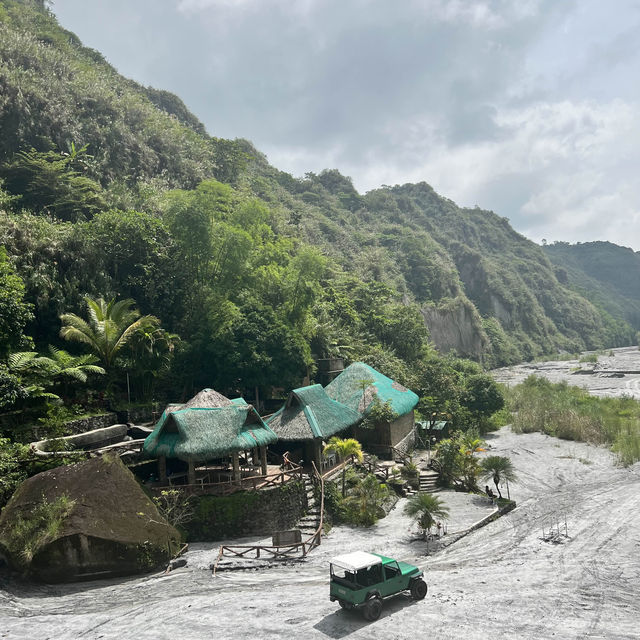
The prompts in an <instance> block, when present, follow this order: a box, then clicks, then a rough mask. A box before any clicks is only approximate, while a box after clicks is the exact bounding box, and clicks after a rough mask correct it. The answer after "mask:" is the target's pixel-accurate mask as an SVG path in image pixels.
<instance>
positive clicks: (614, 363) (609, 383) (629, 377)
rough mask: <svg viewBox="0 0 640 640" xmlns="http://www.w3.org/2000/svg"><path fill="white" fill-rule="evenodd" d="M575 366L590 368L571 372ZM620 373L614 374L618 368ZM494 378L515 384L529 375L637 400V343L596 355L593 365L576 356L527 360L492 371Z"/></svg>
mask: <svg viewBox="0 0 640 640" xmlns="http://www.w3.org/2000/svg"><path fill="white" fill-rule="evenodd" d="M576 369H582V370H584V371H592V373H590V374H584V373H578V374H577V373H575V370H576ZM630 371H632V372H636V373H624V374H622V375H621V376H620V377H614V376H617V375H619V374H620V373H621V372H630ZM492 375H493V377H494V378H495V379H496V380H497V381H498V382H503V383H506V384H508V385H516V384H519V383H520V382H523V381H524V380H525V378H527V377H528V376H530V375H536V376H540V377H542V378H546V379H547V380H550V381H551V382H562V381H563V380H564V381H566V382H568V383H569V384H571V385H575V386H578V387H582V388H583V389H586V390H587V391H589V393H592V394H593V395H596V396H631V397H634V398H636V399H639V400H640V351H638V347H623V348H619V349H611V350H610V351H606V354H605V355H600V356H598V362H597V364H596V365H594V364H591V363H586V362H579V361H578V360H562V361H549V362H527V363H525V364H519V365H516V366H512V367H504V368H502V369H495V370H494V371H492Z"/></svg>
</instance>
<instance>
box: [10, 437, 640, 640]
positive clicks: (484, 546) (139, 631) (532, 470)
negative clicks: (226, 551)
mask: <svg viewBox="0 0 640 640" xmlns="http://www.w3.org/2000/svg"><path fill="white" fill-rule="evenodd" d="M488 441H489V443H490V446H491V449H490V451H489V453H492V454H498V455H508V456H510V457H511V458H512V460H513V462H514V464H515V467H516V470H517V472H518V474H519V478H520V481H519V482H518V483H517V484H513V485H512V486H511V487H510V490H511V496H512V497H513V498H515V499H516V500H517V502H518V507H517V508H516V509H515V510H514V511H512V512H511V513H509V514H507V515H506V516H504V517H502V518H500V519H499V520H497V521H495V522H493V523H491V524H489V525H487V526H485V527H483V528H482V529H479V530H477V531H474V532H472V533H470V534H469V535H467V536H465V537H463V538H461V539H460V540H458V541H457V542H455V543H454V544H451V545H450V546H447V547H444V548H442V549H440V550H439V551H438V552H437V553H434V554H432V555H426V549H425V546H424V543H423V542H422V541H416V540H415V537H416V536H415V531H414V530H413V528H412V525H411V522H410V521H409V520H408V519H407V518H406V516H404V515H403V513H402V507H403V505H404V502H405V501H404V500H400V501H399V502H398V504H397V506H396V508H395V509H394V510H393V511H392V512H391V514H390V515H389V516H388V517H387V518H385V519H384V520H382V521H380V522H379V523H378V525H376V526H375V527H373V528H371V529H368V530H364V529H353V528H349V527H336V528H334V529H333V530H332V531H331V533H330V534H329V535H328V536H327V537H326V538H325V539H324V541H323V544H322V546H321V547H320V548H319V549H316V550H315V551H314V552H313V553H312V555H311V556H310V557H309V558H308V559H307V560H306V561H304V562H300V563H294V564H288V565H286V566H280V567H278V568H271V569H260V570H245V571H233V572H232V571H228V572H223V573H220V574H218V575H217V576H216V577H215V578H214V577H212V576H211V572H210V571H208V569H207V567H208V565H209V564H210V563H211V562H213V560H214V558H215V555H216V551H217V545H214V544H210V545H198V546H196V547H194V548H193V549H192V550H191V551H190V552H189V553H188V554H187V559H188V561H189V566H188V567H187V568H184V569H178V570H176V571H174V572H172V573H170V574H168V575H166V576H162V575H151V576H146V577H142V578H134V579H123V580H120V581H114V580H111V581H105V582H91V583H84V584H74V585H61V586H42V585H41V586H29V585H21V584H16V583H7V582H6V581H5V582H3V583H2V584H1V585H0V586H1V587H2V590H1V591H0V638H10V639H12V640H17V639H18V638H28V639H30V640H44V639H46V638H51V639H52V640H53V639H56V640H63V639H70V640H71V639H74V640H75V639H76V638H87V639H98V638H104V639H107V638H118V639H128V638H136V639H140V640H141V639H145V638H150V639H151V638H153V639H154V640H162V639H167V640H168V639H174V638H179V639H180V640H192V639H193V640H195V639H199V638H211V637H213V638H216V640H221V639H224V638H252V639H262V638H302V637H304V638H335V639H340V638H354V639H355V638H385V640H388V639H391V638H411V637H415V638H419V637H430V638H438V639H440V638H461V637H464V638H466V639H472V638H486V637H494V638H531V639H539V638H550V637H557V638H562V639H567V638H606V639H608V640H609V639H613V638H635V637H638V620H640V602H639V599H638V595H639V594H638V592H639V586H638V585H640V560H639V558H640V533H639V532H640V492H639V491H638V489H639V488H640V482H639V481H640V465H635V466H634V467H632V468H630V469H621V468H618V467H616V466H615V460H614V458H613V456H612V455H611V454H610V453H609V452H608V451H606V450H605V449H601V448H596V447H592V446H589V445H585V444H579V443H572V442H565V441H560V440H556V439H554V438H551V437H548V436H543V435H541V434H528V435H515V434H513V433H511V431H510V430H509V429H508V428H504V429H502V430H501V431H500V432H498V433H496V434H492V435H490V436H489V438H488ZM441 495H442V497H443V498H444V499H445V501H446V502H447V503H448V504H449V506H450V507H451V521H450V523H449V534H448V536H447V537H449V536H451V538H450V539H453V534H454V532H455V531H457V530H460V529H465V528H467V527H469V526H470V525H471V524H472V523H473V522H474V521H476V520H479V519H480V518H482V517H483V516H484V515H486V514H487V513H490V511H491V506H490V505H488V504H487V503H486V502H485V501H483V500H481V499H480V498H477V497H472V496H465V495H463V494H456V493H450V492H443V493H442V494H441ZM565 521H566V530H567V533H568V537H567V538H564V537H563V536H561V537H560V542H558V543H554V542H545V541H544V540H542V534H543V529H544V530H545V532H548V530H549V527H551V526H553V527H557V526H558V523H559V524H560V531H561V533H564V531H565ZM445 540H446V537H445ZM355 549H363V550H369V551H379V552H384V553H387V554H389V555H392V556H395V557H397V558H399V559H404V560H408V561H410V562H414V563H416V564H418V565H419V566H421V567H423V568H424V570H425V573H426V579H427V582H428V584H429V593H428V594H427V597H426V598H425V600H423V601H421V602H413V601H412V600H411V599H410V598H409V597H408V596H404V595H400V596H396V597H394V598H392V599H391V600H388V601H386V602H385V606H384V609H383V613H382V616H381V617H380V619H379V620H378V621H376V622H374V623H365V622H364V620H363V619H362V618H361V617H360V616H359V615H358V614H354V613H353V612H346V611H342V610H341V609H340V608H339V607H338V606H337V604H335V603H332V602H330V601H329V598H328V582H327V579H328V559H329V558H330V557H331V556H333V555H335V554H338V553H344V552H346V551H350V550H355Z"/></svg>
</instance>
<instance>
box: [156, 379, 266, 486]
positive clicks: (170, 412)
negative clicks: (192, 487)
mask: <svg viewBox="0 0 640 640" xmlns="http://www.w3.org/2000/svg"><path fill="white" fill-rule="evenodd" d="M207 405H208V406H207ZM277 439H278V438H277V436H276V434H275V433H274V432H273V431H272V430H271V429H270V428H269V427H268V426H267V425H266V424H265V423H264V421H263V420H262V418H261V417H260V416H259V415H258V413H257V411H256V410H255V409H254V408H253V406H252V405H250V404H247V403H246V402H245V401H244V400H242V399H241V398H238V399H237V400H229V399H228V398H225V397H224V396H222V395H221V394H218V393H217V392H215V391H213V390H211V389H205V390H204V391H201V392H200V393H199V394H198V395H197V396H195V398H192V399H191V400H190V401H189V402H187V403H185V404H183V405H169V406H168V407H167V408H166V409H165V411H164V412H163V414H162V416H161V417H160V420H159V421H158V423H157V424H156V426H155V428H154V430H153V432H152V433H151V434H150V435H149V436H148V437H147V439H146V440H145V442H144V446H143V451H144V452H145V453H146V454H147V455H148V456H149V457H156V458H157V459H158V475H159V479H160V482H162V483H166V482H167V467H166V464H167V459H168V458H177V459H179V460H182V461H184V462H186V463H187V465H188V473H187V476H188V483H189V484H195V481H196V465H197V464H203V463H206V462H208V461H210V460H216V459H220V458H225V457H230V458H231V460H232V465H233V479H234V481H239V480H240V479H241V471H240V454H241V453H242V452H246V451H254V452H256V450H257V451H258V452H259V460H260V468H261V473H262V475H267V446H268V445H269V444H272V443H274V442H276V440H277Z"/></svg>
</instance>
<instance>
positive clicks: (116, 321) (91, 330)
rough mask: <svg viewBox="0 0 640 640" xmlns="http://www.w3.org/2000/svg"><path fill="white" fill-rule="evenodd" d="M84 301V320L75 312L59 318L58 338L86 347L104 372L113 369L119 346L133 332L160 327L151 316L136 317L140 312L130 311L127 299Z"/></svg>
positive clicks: (129, 302)
mask: <svg viewBox="0 0 640 640" xmlns="http://www.w3.org/2000/svg"><path fill="white" fill-rule="evenodd" d="M85 302H86V303H87V310H88V313H89V319H88V321H87V320H84V318H81V317H80V316H77V315H76V314H75V313H65V314H63V315H61V316H60V320H61V321H62V323H63V327H62V329H60V336H61V337H63V338H64V339H65V340H69V341H72V342H80V343H82V344H84V345H86V346H87V347H89V349H90V350H91V351H92V352H93V353H94V355H96V356H97V357H98V359H99V360H100V362H101V363H102V365H103V366H104V368H105V369H107V370H109V369H111V368H112V367H113V365H114V363H115V361H116V359H117V357H118V355H119V354H120V352H121V351H122V349H123V347H124V346H125V345H126V344H127V343H128V342H129V340H130V339H131V338H132V337H133V335H134V334H135V333H136V332H137V331H139V330H141V329H143V328H148V327H150V326H152V327H156V328H157V327H158V326H159V325H160V321H159V320H158V318H156V317H155V316H142V317H140V312H139V311H138V310H137V309H132V307H133V305H134V304H135V302H134V301H133V300H131V299H127V300H120V301H119V302H116V301H115V299H112V300H109V301H108V302H106V301H105V300H104V299H102V298H98V299H97V300H93V299H92V298H89V297H88V296H87V297H86V298H85Z"/></svg>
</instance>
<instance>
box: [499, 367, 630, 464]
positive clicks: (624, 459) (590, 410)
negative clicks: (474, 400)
mask: <svg viewBox="0 0 640 640" xmlns="http://www.w3.org/2000/svg"><path fill="white" fill-rule="evenodd" d="M507 406H508V408H509V410H510V411H511V412H512V414H513V429H514V431H516V432H518V433H531V432H534V431H540V432H542V433H546V434H548V435H551V436H556V437H558V438H563V439H564V440H575V441H578V442H589V443H592V444H606V445H609V446H610V447H611V449H612V450H613V451H614V452H615V453H616V454H617V456H618V459H619V461H620V463H621V464H623V465H625V466H628V465H631V464H633V463H634V462H637V461H638V460H640V403H639V402H638V401H636V400H634V399H633V398H630V397H623V398H598V397H596V396H592V395H590V394H589V393H587V392H586V391H584V390H583V389H580V388H579V387H573V386H570V385H568V384H567V383H566V382H561V383H558V384H553V383H551V382H549V381H548V380H545V379H543V378H538V377H536V376H529V377H528V378H527V379H526V380H525V381H524V382H523V383H522V384H519V385H517V386H516V387H514V388H513V389H510V390H508V391H507ZM585 464H586V463H585Z"/></svg>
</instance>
